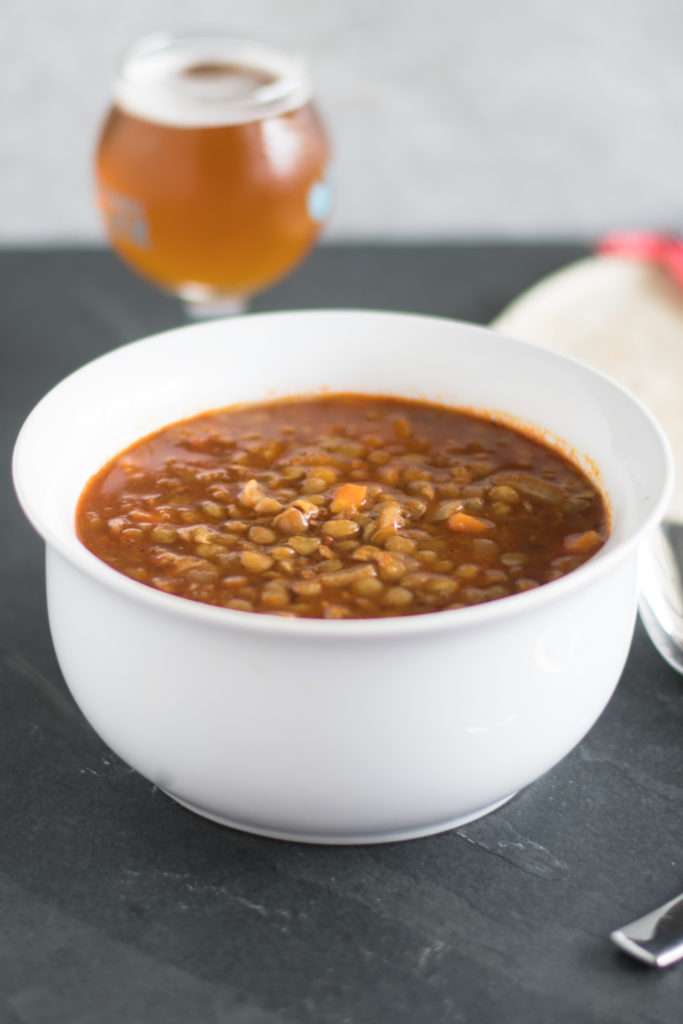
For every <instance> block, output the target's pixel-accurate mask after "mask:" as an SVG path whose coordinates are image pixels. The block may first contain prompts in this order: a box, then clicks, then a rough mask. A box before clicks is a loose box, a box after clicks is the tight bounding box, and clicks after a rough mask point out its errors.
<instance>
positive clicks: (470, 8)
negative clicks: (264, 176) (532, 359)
mask: <svg viewBox="0 0 683 1024" xmlns="http://www.w3.org/2000/svg"><path fill="white" fill-rule="evenodd" d="M216 27H218V28H221V29H224V30H226V31H228V32H230V33H232V34H235V35H242V36H253V37H257V38H263V39H264V40H266V41H268V42H271V43H275V44H279V45H282V46H285V47H287V48H290V49H295V50H298V51H300V52H303V53H304V54H305V55H307V56H308V57H309V60H310V64H311V66H312V70H313V74H314V78H315V82H316V85H317V92H318V98H319V105H320V107H321V108H322V111H323V112H324V114H325V116H326V118H327V121H328V124H329V127H330V130H331V134H332V138H333V142H334V146H335V151H336V168H337V181H338V194H337V203H336V209H335V213H334V216H333V219H332V222H331V224H330V226H329V228H328V232H327V237H328V238H337V239H340V238H374V239H452V238H456V239H458V238H462V239H472V238H487V237H488V238H506V237H509V238H543V237H550V236H554V237H557V236H560V237H564V238H567V239H569V238H578V237H592V236H594V235H595V234H597V233H599V232H601V231H603V230H606V229H609V228H613V227H625V226H629V227H643V226H654V227H664V228H668V229H676V228H679V227H680V228H683V173H682V172H683V2H682V0H573V2H571V0H565V2H557V0H451V2H449V0H248V2H246V3H245V2H244V0H242V2H239V3H238V2H236V0H222V2H218V0H191V2H188V0H115V2H111V3H110V2H106V3H105V2H102V0H4V7H0V104H1V107H0V124H1V125H2V128H1V132H0V209H1V210H2V217H1V218H0V243H4V244H12V243H17V242H18V243H25V244H32V243H35V242H78V241H84V240H85V241H96V240H98V239H101V237H102V236H101V233H100V228H99V224H98V220H97V216H96V213H95V211H94V208H93V202H92V184H91V170H90V168H91V158H92V148H93V142H94V138H95V136H96V133H97V130H98V125H99V123H100V120H101V118H102V115H103V112H104V109H105V107H106V104H107V99H108V88H109V81H110V76H111V71H112V68H113V66H114V64H115V62H116V59H117V56H118V55H119V53H120V52H121V51H122V50H123V49H125V47H126V46H127V45H128V44H129V43H130V42H131V41H132V40H134V39H135V38H137V37H138V36H140V35H144V34H146V33H148V32H153V31H158V30H160V29H170V30H176V31H186V30H190V31H197V30H202V29H206V28H216Z"/></svg>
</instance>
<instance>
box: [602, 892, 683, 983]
mask: <svg viewBox="0 0 683 1024" xmlns="http://www.w3.org/2000/svg"><path fill="white" fill-rule="evenodd" d="M610 938H611V940H612V942H614V943H616V945H617V946H619V947H620V948H621V949H623V950H624V951H625V952H626V953H630V954H631V956H634V957H636V958H637V959H638V960H642V961H644V963H646V964H649V965H650V966H651V967H668V966H669V965H670V964H675V963H676V961H677V960H682V959H683V893H682V894H681V895H680V896H675V897H674V898H673V899H672V900H669V902H668V903H665V904H664V906H662V907H658V908H657V910H652V911H650V913H649V914H645V916H644V917H639V918H638V920H637V921H632V922H631V924H627V925H624V927H623V928H618V929H617V930H616V931H614V932H612V934H611V935H610Z"/></svg>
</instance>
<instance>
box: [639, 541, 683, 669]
mask: <svg viewBox="0 0 683 1024" xmlns="http://www.w3.org/2000/svg"><path fill="white" fill-rule="evenodd" d="M682 558H683V551H681V549H680V548H679V549H677V547H676V542H675V537H674V527H673V526H672V525H671V524H670V523H664V524H663V525H662V526H660V527H659V529H657V530H654V531H653V532H652V533H651V534H650V536H649V537H648V538H647V539H646V540H645V541H643V543H642V544H641V547H640V551H639V554H638V587H639V611H640V617H641V619H642V621H643V625H644V626H645V629H646V630H647V632H648V634H649V636H650V639H651V640H652V643H653V644H654V645H655V647H656V648H657V650H658V651H659V653H660V654H661V656H662V657H663V658H664V659H665V661H667V662H668V663H669V665H671V667H672V668H675V669H676V671H677V672H682V673H683V568H682V567H681V565H682Z"/></svg>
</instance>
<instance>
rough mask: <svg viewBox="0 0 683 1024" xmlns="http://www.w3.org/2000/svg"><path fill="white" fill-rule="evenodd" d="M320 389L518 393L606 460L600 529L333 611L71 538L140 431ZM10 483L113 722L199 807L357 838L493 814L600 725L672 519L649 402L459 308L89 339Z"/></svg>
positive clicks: (666, 458)
mask: <svg viewBox="0 0 683 1024" xmlns="http://www.w3.org/2000/svg"><path fill="white" fill-rule="evenodd" d="M321 388H328V389H330V390H332V391H340V392H343V391H354V392H367V393H375V394H377V393H383V394H398V395H405V396H409V397H420V398H426V399H431V400H436V401H439V402H444V403H449V404H453V405H457V406H467V407H472V408H474V409H478V410H494V409H495V410H502V411H504V412H505V413H508V414H510V416H511V417H513V418H518V417H523V419H524V420H525V421H528V422H529V423H530V424H534V425H536V426H537V427H538V426H540V427H542V428H544V429H545V430H546V432H547V437H548V438H549V439H551V440H552V439H559V440H561V441H562V442H563V443H564V445H565V447H566V446H569V447H570V448H571V449H572V450H573V451H574V452H575V453H576V456H577V458H578V459H579V461H580V462H581V463H582V464H583V466H584V468H588V469H589V471H590V472H594V469H595V468H597V471H598V473H599V478H600V482H601V485H602V487H603V489H604V491H605V493H606V494H607V496H608V500H609V503H610V505H611V509H612V533H611V537H610V539H609V541H608V543H607V544H606V545H605V547H604V548H603V549H602V550H601V551H600V552H599V553H598V554H597V555H596V556H595V557H594V558H593V559H591V560H590V561H589V562H588V563H586V564H585V565H584V566H583V567H581V568H579V569H578V570H576V571H574V572H572V573H570V574H569V575H568V576H566V577H564V578H562V579H560V580H558V581H556V582H554V583H551V584H548V585H546V586H543V587H540V588H539V589H537V590H534V591H530V592H527V593H522V594H519V595H515V596H513V597H506V598H503V599H502V600H499V601H494V602H492V603H490V604H486V605H481V606H477V607H472V608H467V609H460V610H455V611H446V612H438V613H434V614H427V615H418V616H412V617H406V618H395V619H376V620H365V621H363V620H347V621H325V620H304V619H287V618H278V617H271V616H266V615H258V614H250V613H245V612H238V611H231V610H228V609H222V608H215V607H209V606H204V605H201V604H197V603H195V602H191V601H188V600H185V599H183V598H178V597H174V596H171V595H168V594H164V593H161V592H159V591H155V590H152V589H150V588H149V587H146V586H143V585H142V584H139V583H136V582H135V581H133V580H131V579H128V578H127V577H125V576H123V575H121V574H119V573H117V572H115V571H114V570H113V569H111V568H109V567H108V566H107V565H105V564H104V563H102V562H101V561H99V560H98V559H97V558H95V557H94V556H93V555H92V554H91V553H90V552H89V551H87V550H86V549H85V548H84V547H83V546H82V545H81V544H80V543H79V541H78V540H77V538H76V535H75V532H74V509H75V505H76V501H77V499H78V496H79V494H80V492H81V490H82V488H83V486H84V485H85V483H86V481H87V480H88V478H89V477H90V476H91V475H92V474H93V473H94V472H95V471H97V470H98V469H99V468H100V467H101V466H102V465H103V464H104V463H105V462H106V461H107V460H108V459H109V458H111V457H112V456H114V455H115V454H116V453H117V452H119V451H120V450H121V449H122V448H124V447H126V446H127V445H129V444H130V443H132V442H133V441H135V440H137V439H138V438H139V437H141V436H143V435H145V434H147V433H149V432H150V431H152V430H154V429H156V428H159V427H162V426H164V425H165V424H167V423H169V422H172V421H174V420H177V419H180V418H183V417H186V416H190V415H192V414H194V413H198V412H200V411H202V410H206V409H212V408H216V407H219V406H224V405H229V404H231V403H234V402H238V401H252V400H254V401H255V400H263V399H267V398H271V397H273V396H278V395H291V394H303V393H310V392H316V391H318V390H319V389H321ZM14 479H15V485H16V488H17V493H18V495H19V498H20V501H21V503H22V505H23V508H24V510H25V512H26V514H27V516H28V518H29V519H30V520H31V522H32V523H33V525H34V526H35V528H36V530H37V531H38V532H39V533H40V534H41V535H42V537H43V538H44V539H45V541H46V543H47V591H48V603H49V616H50V626H51V630H52V635H53V639H54V644H55V648H56V650H57V655H58V658H59V662H60V665H61V667H62V670H63V673H64V677H65V679H66V681H67V683H68V685H69V687H70V689H71V691H72V693H73V695H74V697H75V699H76V701H77V702H78V704H79V705H80V707H81V709H82V711H83V713H84V715H85V716H86V717H87V719H88V720H89V722H90V723H91V724H92V726H93V727H94V728H95V729H96V731H97V732H98V733H99V735H100V736H101V737H102V739H103V740H104V741H105V742H106V743H107V744H109V746H110V747H111V748H112V749H113V750H114V751H115V752H116V753H117V754H118V755H119V756H120V757H122V758H123V759H124V760H125V761H127V762H128V763H129V764H130V765H132V766H133V767H134V768H136V769H137V770H138V771H139V772H141V773H142V774H143V775H144V776H146V777H147V778H148V779H150V780H152V781H153V782H154V783H156V784H157V785H158V786H159V787H161V788H162V789H163V790H165V791H166V792H167V793H168V794H170V795H171V796H172V797H174V798H175V799H176V800H177V801H179V802H180V803H182V804H184V805H186V806H187V807H190V808H191V809H192V810H194V811H197V812H199V813H200V814H203V815H205V816H206V817H209V818H212V819H214V820H216V821H219V822H223V823H225V824H229V825H233V826H235V827H237V828H241V829H246V830H249V831H253V832H257V833H261V834H264V835H270V836H276V837H281V838H290V839H297V840H304V841H310V842H326V843H358V842H376V841H383V840H395V839H404V838H409V837H413V836H421V835H427V834H429V833H433V832H438V831H441V830H443V829H447V828H451V827H454V826H456V825H459V824H463V823H464V822H466V821H469V820H471V819H473V818H476V817H478V816H480V815H482V814H484V813H486V812H487V811H490V810H492V809H493V808H495V807H496V806H498V805H499V804H500V803H502V802H504V801H505V800H507V799H508V798H509V797H510V796H511V795H512V794H514V793H515V792H516V791H517V790H519V789H520V787H522V786H526V785H527V784H528V783H530V782H532V781H533V780H535V779H537V778H538V777H539V776H540V775H541V774H543V773H544V772H546V771H547V770H548V769H550V768H551V767H552V766H553V765H555V764H556V763H557V762H558V761H559V760H560V759H561V758H562V757H563V756H564V755H565V754H566V753H567V752H568V751H569V750H571V748H572V747H573V746H574V745H575V744H576V743H577V742H578V741H579V740H580V739H581V738H582V737H583V736H584V735H585V733H586V732H587V731H588V729H589V728H590V727H591V726H592V725H593V723H594V722H595V720H596V719H597V717H598V715H599V714H600V712H601V711H602V709H603V708H604V706H605V704H606V703H607V701H608V699H609V697H610V695H611V694H612V692H613V690H614V688H615V686H616V684H617V682H618V680H619V676H620V674H621V671H622V668H623V665H624V662H625V659H626V656H627V653H628V649H629V644H630V641H631V637H632V631H633V626H634V619H635V612H636V549H637V545H638V542H639V541H640V540H641V538H642V537H643V536H644V534H645V533H646V532H647V531H648V530H649V529H650V528H652V527H653V526H654V525H655V523H656V522H657V521H658V520H659V519H660V517H661V516H662V514H663V510H664V508H665V505H666V501H667V498H668V494H669V490H670V486H671V458H670V454H669V452H668V449H667V445H666V442H665V440H664V438H663V436H662V434H661V431H660V430H659V428H658V427H657V425H656V424H655V423H654V422H653V420H652V419H651V417H650V416H649V414H648V413H647V412H646V411H645V410H644V409H643V407H642V406H641V405H639V403H638V402H637V401H636V400H635V399H634V398H632V397H631V396H630V395H629V394H628V393H626V392H625V391H623V390H622V389H621V388H619V387H618V386H617V385H615V384H614V383H612V382H611V381H610V380H608V379H606V378H605V377H602V376H600V375H599V374H597V373H595V372H593V371H591V370H589V369H588V368H586V367H585V366H582V365H581V364H579V363H576V362H573V361H571V360H569V359H567V358H564V357H562V356H559V355H557V354H555V353H552V352H549V351H547V350H544V349H542V348H538V347H535V346H532V345H529V344H525V343H523V342H519V341H514V340H512V339H509V338H505V337H503V336H500V335H497V334H495V333H493V332H491V331H488V330H486V329H484V328H481V327H476V326H473V325H469V324H464V323H457V322H452V321H447V320H439V319H431V318H426V317H418V316H409V315H401V314H389V313H371V312H352V311H347V312H340V311H330V312H315V311H312V312H302V313H280V314H267V315H260V316H256V315H252V316H247V317H243V318H237V319H232V320H224V321H215V322H209V323H204V324H199V325H197V326H192V327H185V328H181V329H179V330H175V331H170V332H168V333H165V334H161V335H157V336H156V337H153V338H149V339H146V340H143V341H140V342H137V343H135V344H132V345H128V346H125V347H123V348H121V349H118V350H117V351H114V352H112V353H110V354H109V355H106V356H104V357H102V358H101V359H97V360H96V361H94V362H92V363H90V364H89V365H87V366H85V367H83V368H82V369H81V370H79V371H78V372H76V373H74V374H73V375H71V376H70V377H68V378H67V379H66V380H64V381H63V382H62V383H61V384H59V385H58V386H57V387H56V388H54V389H53V390H52V391H51V392H50V393H49V394H48V395H47V396H46V397H45V398H44V399H43V400H42V401H41V402H40V404H39V405H38V406H37V407H36V408H35V409H34V411H33V412H32V413H31V415H30V416H29V418H28V420H27V422H26V424H25V425H24V427H23V429H22V431H21V434H20V437H19V439H18V441H17V446H16V450H15V457H14Z"/></svg>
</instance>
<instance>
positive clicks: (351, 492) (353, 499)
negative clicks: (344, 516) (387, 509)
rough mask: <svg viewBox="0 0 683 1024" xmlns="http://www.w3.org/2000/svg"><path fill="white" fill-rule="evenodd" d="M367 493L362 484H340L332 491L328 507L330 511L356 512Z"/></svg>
mask: <svg viewBox="0 0 683 1024" xmlns="http://www.w3.org/2000/svg"><path fill="white" fill-rule="evenodd" d="M367 493H368V489H367V487H365V486H364V485H363V484H342V485H341V487H338V488H337V490H336V491H335V492H334V497H333V498H332V504H331V505H330V509H331V511H332V512H357V511H358V509H359V508H360V507H361V506H362V504H363V502H364V501H365V498H366V495H367Z"/></svg>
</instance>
